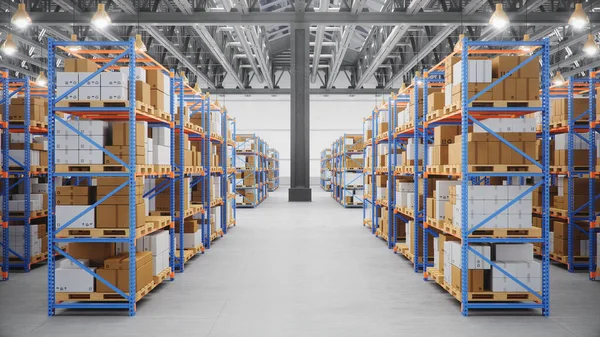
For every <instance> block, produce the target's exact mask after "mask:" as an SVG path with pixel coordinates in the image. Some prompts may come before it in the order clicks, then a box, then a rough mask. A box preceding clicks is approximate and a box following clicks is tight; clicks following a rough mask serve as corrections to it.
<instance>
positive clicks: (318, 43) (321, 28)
mask: <svg viewBox="0 0 600 337" xmlns="http://www.w3.org/2000/svg"><path fill="white" fill-rule="evenodd" d="M319 11H320V12H327V11H329V1H325V0H322V1H321V4H320V7H319ZM324 35H325V25H318V26H317V33H316V35H315V46H314V51H315V52H314V53H315V56H314V58H313V62H312V71H311V74H310V81H311V82H312V83H315V81H316V80H317V72H318V71H319V62H320V61H321V49H322V47H323V36H324ZM342 57H343V55H342Z"/></svg>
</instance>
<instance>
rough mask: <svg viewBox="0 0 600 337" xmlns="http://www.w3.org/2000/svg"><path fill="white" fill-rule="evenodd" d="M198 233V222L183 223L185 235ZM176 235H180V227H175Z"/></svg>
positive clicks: (187, 221)
mask: <svg viewBox="0 0 600 337" xmlns="http://www.w3.org/2000/svg"><path fill="white" fill-rule="evenodd" d="M197 231H198V221H197V220H185V221H184V222H183V232H184V233H196V232H197ZM175 233H180V226H178V225H177V224H176V225H175Z"/></svg>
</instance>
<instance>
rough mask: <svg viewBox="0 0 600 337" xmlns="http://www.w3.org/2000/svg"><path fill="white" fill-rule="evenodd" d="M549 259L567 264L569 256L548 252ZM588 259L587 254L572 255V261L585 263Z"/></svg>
mask: <svg viewBox="0 0 600 337" xmlns="http://www.w3.org/2000/svg"><path fill="white" fill-rule="evenodd" d="M549 255H550V260H552V261H556V262H560V263H562V264H566V265H568V264H569V257H568V256H567V255H560V254H556V253H550V254H549ZM588 261H589V257H588V256H573V262H575V263H577V262H584V263H587V262H588Z"/></svg>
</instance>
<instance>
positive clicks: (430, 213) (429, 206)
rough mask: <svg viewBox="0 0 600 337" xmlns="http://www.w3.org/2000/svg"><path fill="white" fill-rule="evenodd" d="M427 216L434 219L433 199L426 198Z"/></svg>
mask: <svg viewBox="0 0 600 337" xmlns="http://www.w3.org/2000/svg"><path fill="white" fill-rule="evenodd" d="M427 216H428V217H432V218H435V199H434V198H427Z"/></svg>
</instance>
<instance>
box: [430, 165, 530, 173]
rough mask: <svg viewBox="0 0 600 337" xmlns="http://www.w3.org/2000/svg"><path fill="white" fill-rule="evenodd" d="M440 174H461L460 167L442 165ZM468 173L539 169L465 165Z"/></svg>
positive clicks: (518, 166)
mask: <svg viewBox="0 0 600 337" xmlns="http://www.w3.org/2000/svg"><path fill="white" fill-rule="evenodd" d="M441 169H442V171H443V172H440V173H445V174H452V175H456V174H461V173H462V165H442V168H441ZM467 169H468V171H469V172H478V173H481V172H496V173H502V172H532V173H539V172H541V169H540V168H539V167H538V166H537V165H467Z"/></svg>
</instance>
